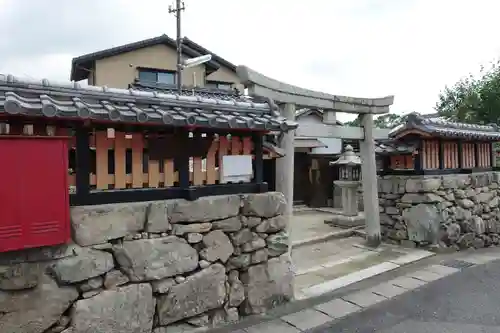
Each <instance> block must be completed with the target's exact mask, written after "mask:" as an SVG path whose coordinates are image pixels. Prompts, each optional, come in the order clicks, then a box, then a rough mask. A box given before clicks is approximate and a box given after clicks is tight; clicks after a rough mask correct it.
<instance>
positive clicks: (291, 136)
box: [275, 103, 295, 253]
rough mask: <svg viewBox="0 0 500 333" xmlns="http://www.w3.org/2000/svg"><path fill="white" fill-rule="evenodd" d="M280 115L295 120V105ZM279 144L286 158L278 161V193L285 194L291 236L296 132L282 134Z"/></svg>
mask: <svg viewBox="0 0 500 333" xmlns="http://www.w3.org/2000/svg"><path fill="white" fill-rule="evenodd" d="M280 113H281V115H282V116H283V117H285V118H286V119H288V120H291V121H294V120H295V104H292V103H286V104H283V105H282V106H281V107H280ZM282 135H283V136H282V138H281V140H280V142H279V146H280V148H282V149H283V150H284V151H285V156H283V157H282V158H278V159H277V160H276V177H275V179H276V191H278V192H281V193H283V195H284V196H285V199H286V202H287V206H286V211H285V217H286V218H287V221H288V223H287V233H288V235H291V229H290V222H291V219H292V217H293V173H294V155H295V143H294V141H295V131H294V130H290V131H288V132H287V133H283V134H282ZM291 244H292V243H291V242H289V244H288V252H289V253H290V252H291V250H292V246H291Z"/></svg>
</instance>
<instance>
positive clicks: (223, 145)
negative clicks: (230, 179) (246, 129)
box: [218, 135, 229, 180]
mask: <svg viewBox="0 0 500 333" xmlns="http://www.w3.org/2000/svg"><path fill="white" fill-rule="evenodd" d="M228 145H229V143H228V140H227V137H226V136H224V135H221V136H219V152H218V153H219V154H218V155H219V156H218V158H219V175H221V176H222V174H223V173H222V169H223V166H222V157H223V156H225V155H227V151H228ZM219 179H220V180H222V177H219Z"/></svg>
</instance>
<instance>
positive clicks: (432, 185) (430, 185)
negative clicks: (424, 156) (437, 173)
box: [405, 178, 441, 193]
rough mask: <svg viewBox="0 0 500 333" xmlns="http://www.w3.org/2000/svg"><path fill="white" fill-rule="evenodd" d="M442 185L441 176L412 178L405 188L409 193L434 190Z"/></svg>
mask: <svg viewBox="0 0 500 333" xmlns="http://www.w3.org/2000/svg"><path fill="white" fill-rule="evenodd" d="M440 186H441V179H439V178H424V179H421V178H410V179H408V180H407V181H406V187H405V190H406V192H408V193H417V192H433V191H436V190H438V189H439V187H440Z"/></svg>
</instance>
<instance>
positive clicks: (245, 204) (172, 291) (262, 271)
mask: <svg viewBox="0 0 500 333" xmlns="http://www.w3.org/2000/svg"><path fill="white" fill-rule="evenodd" d="M284 209H285V200H284V197H283V195H282V194H281V193H274V192H273V193H265V194H251V195H245V196H238V195H233V196H216V197H206V198H201V199H199V200H197V201H194V202H188V201H184V200H169V201H161V202H149V203H131V204H114V205H103V206H89V207H75V208H72V211H71V217H72V218H71V220H72V221H71V223H72V228H73V240H74V243H73V244H70V245H65V246H59V247H51V248H42V249H32V250H26V251H19V252H12V253H3V254H0V332H9V333H59V332H64V333H94V332H96V333H97V332H120V333H128V332H130V333H150V332H154V333H168V332H192V331H196V332H198V331H204V330H205V329H204V328H206V327H213V326H220V325H224V324H227V323H230V322H235V321H237V320H239V318H240V316H243V315H248V314H258V313H263V312H265V311H266V310H268V309H270V308H272V307H274V306H277V305H279V304H281V303H284V302H287V301H289V300H291V299H292V297H293V285H292V279H293V274H292V272H291V268H290V261H289V258H288V255H287V246H288V237H287V234H286V232H285V227H286V220H285V218H284V217H283V216H282V214H283V212H284Z"/></svg>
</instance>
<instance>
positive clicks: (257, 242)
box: [241, 237, 266, 253]
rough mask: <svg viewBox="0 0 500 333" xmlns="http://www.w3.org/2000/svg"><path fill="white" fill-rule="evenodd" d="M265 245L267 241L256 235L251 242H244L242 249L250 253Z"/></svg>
mask: <svg viewBox="0 0 500 333" xmlns="http://www.w3.org/2000/svg"><path fill="white" fill-rule="evenodd" d="M263 247H266V241H265V240H264V239H262V238H260V237H254V238H253V239H252V241H251V242H248V243H245V244H243V246H242V247H241V250H242V251H243V252H246V253H248V252H253V251H256V250H258V249H262V248H263Z"/></svg>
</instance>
